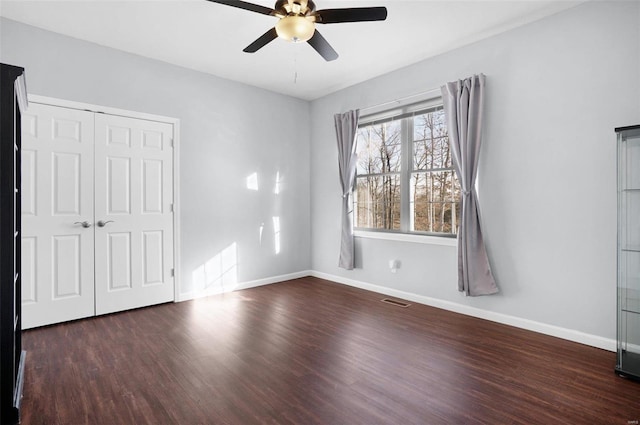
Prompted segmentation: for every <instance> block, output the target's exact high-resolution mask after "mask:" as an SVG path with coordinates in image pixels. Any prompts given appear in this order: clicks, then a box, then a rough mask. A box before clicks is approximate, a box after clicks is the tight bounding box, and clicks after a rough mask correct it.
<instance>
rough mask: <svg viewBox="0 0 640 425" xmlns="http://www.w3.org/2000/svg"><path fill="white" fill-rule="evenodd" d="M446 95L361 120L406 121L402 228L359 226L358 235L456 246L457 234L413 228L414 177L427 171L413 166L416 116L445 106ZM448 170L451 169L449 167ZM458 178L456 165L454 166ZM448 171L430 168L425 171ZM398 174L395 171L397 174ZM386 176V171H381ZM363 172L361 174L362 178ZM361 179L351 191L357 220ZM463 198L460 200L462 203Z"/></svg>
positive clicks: (363, 123) (364, 122)
mask: <svg viewBox="0 0 640 425" xmlns="http://www.w3.org/2000/svg"><path fill="white" fill-rule="evenodd" d="M442 103H443V101H442V97H440V96H437V97H431V98H429V99H425V100H420V101H414V102H413V103H409V104H405V105H402V106H396V107H394V108H391V109H386V110H384V111H380V112H374V113H369V114H366V115H363V116H362V117H360V119H359V123H358V128H360V127H365V126H368V125H371V124H374V123H376V122H384V121H393V120H403V121H402V126H401V159H400V161H401V164H400V182H401V184H400V229H399V230H394V229H377V228H368V227H355V228H354V236H356V237H361V238H371V239H382V240H395V241H404V242H414V243H426V244H435V245H446V246H456V245H457V234H455V233H436V232H424V231H416V230H411V219H412V211H411V208H412V203H411V184H410V182H411V176H412V175H413V174H414V173H416V172H421V171H423V170H414V169H413V155H414V152H413V149H414V146H413V142H414V140H413V116H415V115H420V114H422V113H424V112H425V111H428V110H433V109H437V108H438V107H441V106H442ZM446 170H449V168H447V169H446ZM450 170H452V171H453V173H454V178H456V179H457V175H456V174H455V170H453V167H452V168H451V169H450ZM434 171H444V170H428V171H425V172H427V173H428V172H434ZM394 174H395V173H394ZM380 175H383V174H380ZM362 176H363V175H362V174H361V175H360V177H362ZM357 179H358V175H357V174H356V184H355V185H354V189H353V191H352V192H351V203H352V208H353V211H354V219H355V220H357V214H358V212H357V190H356V187H357ZM459 202H460V200H458V201H457V202H456V203H458V204H459Z"/></svg>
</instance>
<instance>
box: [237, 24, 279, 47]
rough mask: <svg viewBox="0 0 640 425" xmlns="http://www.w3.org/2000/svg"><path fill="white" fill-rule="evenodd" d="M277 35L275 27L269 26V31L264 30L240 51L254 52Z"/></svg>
mask: <svg viewBox="0 0 640 425" xmlns="http://www.w3.org/2000/svg"><path fill="white" fill-rule="evenodd" d="M277 37H278V34H277V33H276V29H275V28H271V29H270V30H269V31H267V32H265V33H264V34H262V35H261V36H260V38H258V39H257V40H256V41H254V42H253V43H251V44H249V45H248V46H247V47H245V48H244V49H243V50H242V51H243V52H246V53H255V52H257V51H258V50H260V49H262V48H263V47H264V46H266V45H267V44H269V43H271V42H272V41H273V40H275V39H276V38H277Z"/></svg>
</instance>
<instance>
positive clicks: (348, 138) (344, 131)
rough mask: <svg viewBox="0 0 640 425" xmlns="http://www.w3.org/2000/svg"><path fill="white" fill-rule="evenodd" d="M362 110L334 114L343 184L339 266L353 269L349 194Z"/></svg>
mask: <svg viewBox="0 0 640 425" xmlns="http://www.w3.org/2000/svg"><path fill="white" fill-rule="evenodd" d="M359 116H360V111H358V110H355V111H348V112H345V113H344V114H336V115H334V117H333V118H334V120H335V124H336V137H337V139H338V166H339V168H340V185H341V186H342V235H341V237H340V260H339V262H338V266H339V267H342V268H343V269H347V270H352V269H353V267H354V265H353V263H354V256H355V252H354V243H353V214H352V211H351V206H350V205H349V195H350V194H351V190H352V189H353V185H354V183H355V179H356V165H357V163H358V158H357V156H356V133H357V131H358V117H359Z"/></svg>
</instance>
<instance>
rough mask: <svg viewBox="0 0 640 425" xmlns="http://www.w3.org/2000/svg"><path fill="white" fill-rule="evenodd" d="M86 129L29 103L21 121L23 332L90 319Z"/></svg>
mask: <svg viewBox="0 0 640 425" xmlns="http://www.w3.org/2000/svg"><path fill="white" fill-rule="evenodd" d="M93 124H94V116H93V113H90V112H86V111H78V110H74V109H65V108H58V107H52V106H47V105H39V104H36V103H31V104H30V106H29V110H28V111H27V112H26V113H25V114H23V117H22V186H21V188H22V326H23V328H24V329H28V328H32V327H35V326H42V325H47V324H50V323H57V322H64V321H67V320H73V319H79V318H82V317H88V316H93V315H94V269H93V246H94V232H93V137H94V126H93ZM81 222H86V224H85V226H88V227H83V226H82V224H78V223H81Z"/></svg>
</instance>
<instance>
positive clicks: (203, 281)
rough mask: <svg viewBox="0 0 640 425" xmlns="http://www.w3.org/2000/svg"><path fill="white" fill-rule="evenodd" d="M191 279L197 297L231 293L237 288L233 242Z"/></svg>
mask: <svg viewBox="0 0 640 425" xmlns="http://www.w3.org/2000/svg"><path fill="white" fill-rule="evenodd" d="M191 278H192V281H193V287H194V289H195V291H196V295H197V296H205V295H213V294H221V293H223V292H231V291H233V290H234V289H236V288H237V287H238V247H237V244H236V243H235V242H234V243H232V244H231V245H229V246H228V247H226V248H225V249H223V250H222V251H220V252H219V253H218V254H216V255H214V256H213V257H211V258H210V259H209V260H207V261H206V262H205V263H204V264H202V265H200V266H199V267H197V268H196V269H195V270H194V271H193V272H192V273H191Z"/></svg>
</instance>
